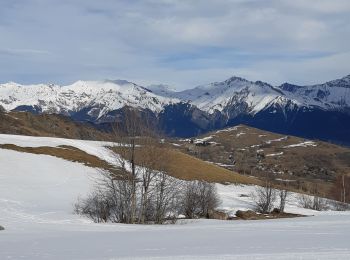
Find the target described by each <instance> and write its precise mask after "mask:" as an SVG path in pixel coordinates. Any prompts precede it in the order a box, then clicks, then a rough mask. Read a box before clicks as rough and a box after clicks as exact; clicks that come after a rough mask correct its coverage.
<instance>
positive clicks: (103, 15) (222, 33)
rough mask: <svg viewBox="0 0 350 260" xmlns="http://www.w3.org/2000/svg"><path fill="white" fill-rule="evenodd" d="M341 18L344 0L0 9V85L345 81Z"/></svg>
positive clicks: (67, 0) (21, 4)
mask: <svg viewBox="0 0 350 260" xmlns="http://www.w3.org/2000/svg"><path fill="white" fill-rule="evenodd" d="M349 14H350V1H349V0H215V1H212V0H207V1H204V0H203V1H201V0H143V1H141V0H125V1H123V0H119V1H118V0H99V1H98V0H0V82H1V83H4V82H8V81H14V82H18V83H22V84H32V83H56V84H62V85H64V84H70V83H73V82H74V81H77V80H103V79H126V80H129V81H132V82H135V83H137V84H140V85H143V86H147V85H149V84H167V85H170V86H173V87H175V88H176V89H178V90H182V89H187V88H192V87H195V86H197V85H201V84H207V83H210V82H215V81H223V80H225V79H227V78H229V77H231V76H239V77H243V78H246V79H249V80H253V81H255V80H262V81H265V82H269V83H271V84H274V85H278V84H281V83H283V82H290V83H294V84H314V83H322V82H325V81H328V80H332V79H337V78H341V77H343V76H346V75H348V74H350V62H349V60H350V15H349Z"/></svg>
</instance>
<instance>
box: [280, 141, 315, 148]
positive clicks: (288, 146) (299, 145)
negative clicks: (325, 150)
mask: <svg viewBox="0 0 350 260" xmlns="http://www.w3.org/2000/svg"><path fill="white" fill-rule="evenodd" d="M308 146H312V147H316V146H317V144H316V143H315V142H313V141H306V142H302V143H299V144H291V145H287V146H284V147H283V148H293V147H308Z"/></svg>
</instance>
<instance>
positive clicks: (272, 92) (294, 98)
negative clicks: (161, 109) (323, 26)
mask: <svg viewBox="0 0 350 260" xmlns="http://www.w3.org/2000/svg"><path fill="white" fill-rule="evenodd" d="M156 93H157V94H159V95H163V96H166V97H169V98H177V99H180V100H182V101H187V102H190V103H191V104H193V105H195V106H197V107H198V108H199V109H201V110H203V111H206V112H209V113H213V112H215V110H218V111H220V112H222V111H224V110H225V108H227V106H238V105H242V104H244V105H245V106H246V111H245V112H247V113H249V114H256V113H258V112H260V111H262V110H264V109H267V108H268V107H270V106H273V105H276V104H277V105H280V106H285V105H286V104H288V105H290V104H294V105H296V106H298V107H307V108H312V107H317V108H320V109H325V110H330V109H344V108H349V107H350V75H349V76H347V77H344V78H342V79H339V80H334V81H330V82H327V83H324V84H320V85H312V86H297V85H292V84H288V83H284V84H282V85H281V86H277V87H274V86H272V85H270V84H268V83H265V82H261V81H256V82H252V81H248V80H246V79H243V78H239V77H232V78H230V79H228V80H225V81H223V82H215V83H211V84H208V85H202V86H198V87H195V88H193V89H188V90H184V91H181V92H175V91H172V90H169V89H164V88H163V89H161V90H158V91H157V92H156Z"/></svg>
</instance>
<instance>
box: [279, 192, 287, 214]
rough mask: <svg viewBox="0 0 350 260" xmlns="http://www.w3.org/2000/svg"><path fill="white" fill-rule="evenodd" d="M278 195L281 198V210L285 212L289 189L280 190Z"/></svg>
mask: <svg viewBox="0 0 350 260" xmlns="http://www.w3.org/2000/svg"><path fill="white" fill-rule="evenodd" d="M278 196H279V199H280V206H279V210H280V212H284V208H285V206H286V201H287V196H288V191H287V190H279V191H278Z"/></svg>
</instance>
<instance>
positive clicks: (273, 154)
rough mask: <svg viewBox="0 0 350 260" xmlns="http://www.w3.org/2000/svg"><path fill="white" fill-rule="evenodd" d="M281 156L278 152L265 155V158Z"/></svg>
mask: <svg viewBox="0 0 350 260" xmlns="http://www.w3.org/2000/svg"><path fill="white" fill-rule="evenodd" d="M281 155H283V152H280V153H270V154H267V155H266V156H267V157H272V156H281Z"/></svg>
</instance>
